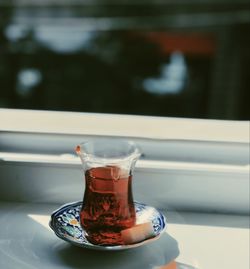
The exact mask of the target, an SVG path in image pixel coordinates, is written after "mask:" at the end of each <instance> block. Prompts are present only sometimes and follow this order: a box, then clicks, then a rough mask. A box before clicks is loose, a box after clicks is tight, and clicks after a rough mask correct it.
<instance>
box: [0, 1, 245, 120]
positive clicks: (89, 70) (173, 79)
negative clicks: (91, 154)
mask: <svg viewBox="0 0 250 269" xmlns="http://www.w3.org/2000/svg"><path fill="white" fill-rule="evenodd" d="M249 48H250V2H249V0H202V1H201V0H190V1H184V0H166V1H160V0H158V1H157V0H155V1H154V0H123V1H114V0H43V1H41V0H12V1H11V0H6V1H4V0H0V108H23V109H40V110H62V111H79V112H101V113H120V114H136V115H154V116H170V117H189V118H204V119H205V118H210V119H231V120H246V119H249V118H250V117H249V107H250V106H249V100H250V93H249V91H250V49H249Z"/></svg>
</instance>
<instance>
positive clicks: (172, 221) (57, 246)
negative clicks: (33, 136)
mask: <svg viewBox="0 0 250 269" xmlns="http://www.w3.org/2000/svg"><path fill="white" fill-rule="evenodd" d="M59 206H60V205H53V204H34V203H33V204H32V203H8V202H0V268H1V269H2V268H5V269H8V268H11V269H16V268H18V269H22V268H25V269H31V268H36V269H40V268H46V269H50V268H60V269H61V268H63V269H65V268H93V269H95V268H102V269H105V268H111V269H112V268H116V269H119V268H122V269H123V268H124V269H125V268H129V269H140V268H141V269H147V268H148V269H158V268H166V269H168V268H169V269H170V268H176V267H171V266H170V267H168V266H166V264H168V263H170V262H171V261H172V260H176V261H177V262H178V263H179V266H178V268H180V269H188V268H190V269H191V268H193V267H194V268H197V269H249V244H250V243H249V218H248V216H235V215H219V214H203V213H202V214H200V213H187V212H186V213H184V212H165V215H166V217H167V221H168V229H167V232H166V234H164V235H163V236H162V237H161V238H160V239H159V240H157V241H155V242H153V243H151V244H148V245H146V246H143V247H139V248H136V249H133V250H127V251H122V252H103V251H101V252H100V251H93V250H87V249H82V248H78V247H75V246H71V245H70V244H69V243H67V242H64V241H62V240H61V239H59V238H57V237H56V236H55V234H54V233H53V231H51V230H50V228H49V227H48V221H49V219H50V214H51V212H52V211H53V210H55V209H57V208H58V207H59ZM181 264H182V265H181ZM183 264H188V265H190V266H191V267H186V266H185V265H183ZM164 265H165V267H163V266H164Z"/></svg>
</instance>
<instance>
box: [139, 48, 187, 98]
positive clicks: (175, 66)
mask: <svg viewBox="0 0 250 269" xmlns="http://www.w3.org/2000/svg"><path fill="white" fill-rule="evenodd" d="M186 77H187V66H186V63H185V58H184V56H183V54H182V53H180V52H173V53H172V54H171V55H170V62H169V64H163V66H162V70H161V76H160V77H159V78H148V79H145V80H144V81H143V87H144V89H145V90H146V91H147V92H149V93H152V94H159V95H164V94H178V93H181V92H182V91H183V90H184V86H185V82H186Z"/></svg>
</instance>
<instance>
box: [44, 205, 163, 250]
mask: <svg viewBox="0 0 250 269" xmlns="http://www.w3.org/2000/svg"><path fill="white" fill-rule="evenodd" d="M134 204H135V210H136V224H141V223H145V222H150V221H151V222H152V224H153V228H154V233H155V236H154V237H153V238H149V239H146V240H144V241H142V242H138V243H134V244H130V245H119V246H99V245H94V244H92V243H90V242H89V241H88V240H87V239H86V237H85V234H84V230H83V228H82V227H81V225H80V210H81V207H82V202H74V203H70V204H66V205H63V206H62V207H60V208H59V209H57V210H56V211H55V212H54V213H53V214H52V215H51V220H50V223H49V225H50V227H51V229H52V230H53V231H54V232H55V234H56V235H57V236H58V237H59V238H61V239H63V240H65V241H68V242H70V243H72V244H74V245H77V246H80V247H85V248H91V249H99V250H122V249H128V248H133V247H138V246H141V245H143V244H145V243H148V242H151V241H153V240H156V239H158V238H159V237H160V236H161V234H162V233H163V232H164V231H165V229H166V219H165V216H164V215H163V214H162V213H161V212H160V211H158V210H157V209H155V208H154V207H151V206H148V205H145V204H143V203H139V202H135V203H134Z"/></svg>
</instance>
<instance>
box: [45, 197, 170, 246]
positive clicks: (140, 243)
mask: <svg viewBox="0 0 250 269" xmlns="http://www.w3.org/2000/svg"><path fill="white" fill-rule="evenodd" d="M134 203H138V204H140V205H145V206H150V205H147V204H145V203H142V202H138V201H134ZM77 204H82V201H75V202H70V203H66V204H63V205H62V206H60V207H59V208H58V209H56V210H54V211H53V212H52V214H51V216H50V221H49V227H50V228H51V229H52V231H53V232H54V233H55V235H56V236H57V237H59V238H60V239H62V240H64V241H66V242H68V243H70V244H72V245H74V246H78V247H81V248H87V249H94V250H102V251H106V250H114V251H116V250H126V249H131V248H136V247H139V246H142V245H145V244H148V243H150V242H153V241H156V240H157V239H159V238H160V237H161V236H162V234H163V233H164V232H165V231H166V229H167V221H166V217H165V215H164V214H163V213H162V212H161V211H160V210H158V209H157V208H155V207H153V206H150V207H152V208H154V209H155V210H156V211H157V212H158V213H159V214H160V216H161V217H162V219H163V223H164V227H163V229H162V230H161V231H160V232H159V233H158V234H157V235H155V236H154V237H150V238H147V239H145V240H143V241H140V242H136V243H133V244H127V245H116V246H102V245H95V244H93V243H91V242H89V241H88V244H84V243H78V242H75V241H73V240H70V239H69V238H67V237H65V236H62V235H61V234H59V233H58V232H57V231H56V229H55V227H54V226H53V222H54V220H55V215H56V214H57V213H58V212H59V211H61V210H62V209H63V208H64V207H65V208H67V207H69V206H73V205H74V206H76V205H77Z"/></svg>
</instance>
